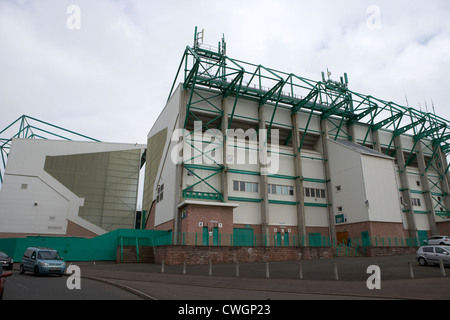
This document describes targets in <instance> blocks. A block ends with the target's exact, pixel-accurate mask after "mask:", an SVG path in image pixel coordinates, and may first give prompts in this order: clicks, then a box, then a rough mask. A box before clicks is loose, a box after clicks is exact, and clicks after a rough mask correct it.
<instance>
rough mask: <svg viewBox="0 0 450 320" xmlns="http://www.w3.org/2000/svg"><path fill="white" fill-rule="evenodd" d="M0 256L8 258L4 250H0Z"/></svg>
mask: <svg viewBox="0 0 450 320" xmlns="http://www.w3.org/2000/svg"><path fill="white" fill-rule="evenodd" d="M0 258H8V255H7V254H6V253H4V252H0Z"/></svg>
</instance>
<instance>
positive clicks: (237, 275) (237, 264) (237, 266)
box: [236, 261, 239, 278]
mask: <svg viewBox="0 0 450 320" xmlns="http://www.w3.org/2000/svg"><path fill="white" fill-rule="evenodd" d="M236 278H239V261H236Z"/></svg>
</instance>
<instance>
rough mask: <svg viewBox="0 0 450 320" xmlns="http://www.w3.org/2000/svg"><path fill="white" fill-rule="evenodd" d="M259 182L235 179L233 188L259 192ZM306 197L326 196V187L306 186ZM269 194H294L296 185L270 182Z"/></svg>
mask: <svg viewBox="0 0 450 320" xmlns="http://www.w3.org/2000/svg"><path fill="white" fill-rule="evenodd" d="M258 186H259V184H258V183H256V182H245V181H236V180H234V181H233V190H234V191H242V192H258V190H259V187H258ZM304 190H305V197H311V198H324V199H325V198H326V195H325V189H317V188H304ZM268 193H269V194H280V195H289V196H293V195H294V187H293V186H286V185H280V184H269V185H268Z"/></svg>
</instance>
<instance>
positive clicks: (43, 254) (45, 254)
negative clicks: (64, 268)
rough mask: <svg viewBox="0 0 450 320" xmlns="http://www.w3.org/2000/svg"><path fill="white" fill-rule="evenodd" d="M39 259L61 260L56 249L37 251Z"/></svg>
mask: <svg viewBox="0 0 450 320" xmlns="http://www.w3.org/2000/svg"><path fill="white" fill-rule="evenodd" d="M38 259H39V260H61V257H60V256H59V254H58V252H56V251H39V253H38Z"/></svg>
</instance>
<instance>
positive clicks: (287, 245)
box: [284, 232, 289, 247]
mask: <svg viewBox="0 0 450 320" xmlns="http://www.w3.org/2000/svg"><path fill="white" fill-rule="evenodd" d="M284 246H285V247H289V233H287V232H285V233H284Z"/></svg>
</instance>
